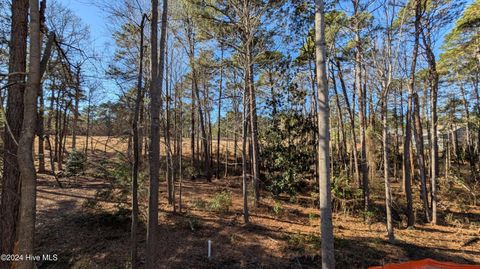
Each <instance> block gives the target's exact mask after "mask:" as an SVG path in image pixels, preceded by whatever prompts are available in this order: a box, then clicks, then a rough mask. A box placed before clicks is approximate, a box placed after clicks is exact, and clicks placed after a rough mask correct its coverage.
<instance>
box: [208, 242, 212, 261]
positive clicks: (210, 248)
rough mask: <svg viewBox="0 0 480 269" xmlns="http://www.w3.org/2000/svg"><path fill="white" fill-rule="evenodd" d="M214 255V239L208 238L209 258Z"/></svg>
mask: <svg viewBox="0 0 480 269" xmlns="http://www.w3.org/2000/svg"><path fill="white" fill-rule="evenodd" d="M211 257H212V240H208V258H209V259H210V258H211Z"/></svg>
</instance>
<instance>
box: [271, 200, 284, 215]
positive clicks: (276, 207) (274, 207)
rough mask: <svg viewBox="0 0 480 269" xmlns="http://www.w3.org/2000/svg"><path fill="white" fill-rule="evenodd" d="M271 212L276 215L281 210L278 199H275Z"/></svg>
mask: <svg viewBox="0 0 480 269" xmlns="http://www.w3.org/2000/svg"><path fill="white" fill-rule="evenodd" d="M272 209H273V213H275V215H276V216H279V215H280V214H281V213H282V212H283V206H282V203H281V202H280V201H275V203H274V204H273V208H272Z"/></svg>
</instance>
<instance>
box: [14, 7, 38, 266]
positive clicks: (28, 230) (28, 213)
mask: <svg viewBox="0 0 480 269" xmlns="http://www.w3.org/2000/svg"><path fill="white" fill-rule="evenodd" d="M29 28H30V30H29V32H30V52H29V69H28V70H29V71H28V80H27V87H26V89H25V94H24V98H23V100H24V108H23V115H24V119H23V123H22V132H21V135H20V139H19V144H18V168H19V169H20V182H21V197H20V212H19V213H20V216H19V221H18V252H17V253H18V254H33V253H34V250H35V244H34V236H35V216H36V195H37V191H36V187H37V184H36V183H37V182H36V173H35V164H34V160H33V141H34V138H35V120H36V115H37V95H38V91H39V88H40V80H41V77H40V48H41V41H40V14H39V6H38V0H30V27H29ZM33 267H34V262H33V261H27V260H25V261H22V262H19V263H18V266H17V268H19V269H31V268H33Z"/></svg>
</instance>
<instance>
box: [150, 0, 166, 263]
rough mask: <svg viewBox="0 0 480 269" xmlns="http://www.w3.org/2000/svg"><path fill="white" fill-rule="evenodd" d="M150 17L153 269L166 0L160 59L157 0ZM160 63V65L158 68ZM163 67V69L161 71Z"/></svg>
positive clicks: (155, 245) (156, 225) (151, 241)
mask: <svg viewBox="0 0 480 269" xmlns="http://www.w3.org/2000/svg"><path fill="white" fill-rule="evenodd" d="M151 3H152V20H151V31H150V32H151V38H150V42H151V44H150V47H151V59H150V61H151V71H150V72H151V76H152V78H151V82H150V83H151V85H150V98H151V101H150V114H151V115H150V117H151V126H150V147H149V151H150V152H149V162H150V190H149V199H148V224H147V250H146V257H147V259H146V260H147V261H146V268H147V269H154V268H156V267H157V265H156V260H157V257H156V254H157V252H156V249H157V240H158V239H157V229H158V191H159V178H160V175H159V169H160V108H161V94H162V85H163V83H162V82H163V67H164V57H165V54H164V50H165V32H166V22H167V7H168V2H167V0H163V11H162V31H161V34H160V61H159V60H158V50H157V36H158V0H152V2H151ZM159 63H160V68H158V67H159V66H158V65H159ZM158 69H160V70H158Z"/></svg>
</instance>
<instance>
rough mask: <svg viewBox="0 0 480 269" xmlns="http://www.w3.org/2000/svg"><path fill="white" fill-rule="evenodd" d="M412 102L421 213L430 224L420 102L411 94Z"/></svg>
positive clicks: (415, 95)
mask: <svg viewBox="0 0 480 269" xmlns="http://www.w3.org/2000/svg"><path fill="white" fill-rule="evenodd" d="M413 102H414V109H413V110H414V115H413V123H414V137H415V144H416V148H417V163H418V170H419V172H420V187H421V200H422V202H423V211H424V214H425V219H426V220H427V222H430V214H429V210H430V209H429V207H428V196H427V195H428V194H427V176H426V173H425V156H424V147H423V129H422V122H421V119H420V111H419V110H420V102H419V101H418V94H417V93H413Z"/></svg>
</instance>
